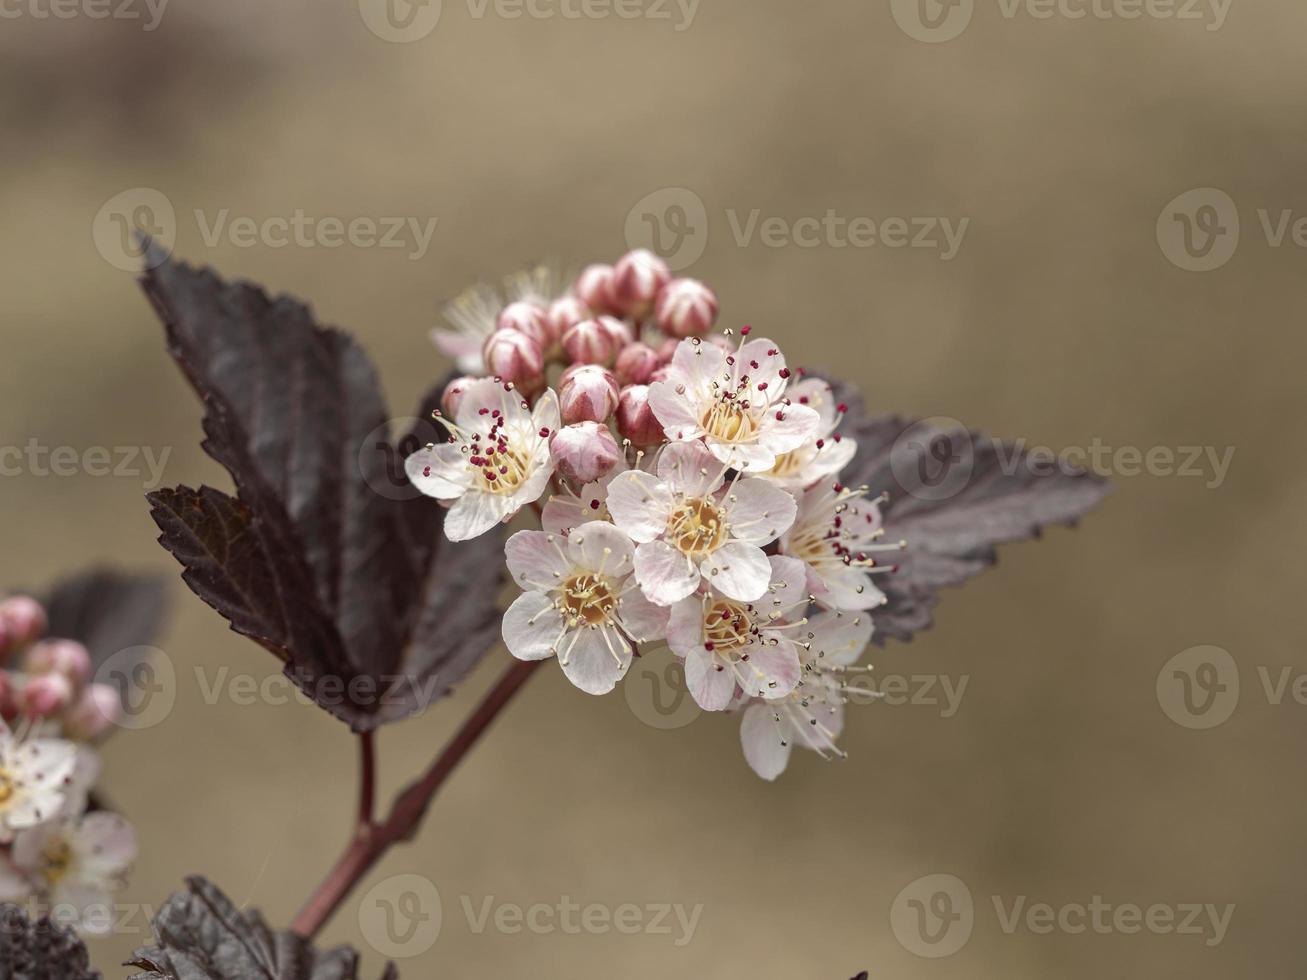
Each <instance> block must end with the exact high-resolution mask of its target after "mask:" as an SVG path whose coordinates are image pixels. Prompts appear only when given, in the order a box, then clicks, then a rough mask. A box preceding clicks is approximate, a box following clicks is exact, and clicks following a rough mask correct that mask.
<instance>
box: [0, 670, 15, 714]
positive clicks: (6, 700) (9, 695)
mask: <svg viewBox="0 0 1307 980" xmlns="http://www.w3.org/2000/svg"><path fill="white" fill-rule="evenodd" d="M17 717H18V689H17V687H15V685H14V677H13V675H12V674H11V673H9V671H7V670H0V718H3V719H4V720H5V721H6V722H10V721H13V720H14V719H15V718H17Z"/></svg>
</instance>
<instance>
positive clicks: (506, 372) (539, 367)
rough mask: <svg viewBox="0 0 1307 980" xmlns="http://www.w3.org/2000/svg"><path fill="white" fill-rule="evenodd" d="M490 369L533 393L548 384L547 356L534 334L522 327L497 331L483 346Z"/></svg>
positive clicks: (523, 389) (496, 374)
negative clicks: (542, 385) (526, 331)
mask: <svg viewBox="0 0 1307 980" xmlns="http://www.w3.org/2000/svg"><path fill="white" fill-rule="evenodd" d="M481 353H482V357H483V358H484V359H485V362H486V369H487V370H488V371H489V372H490V373H491V374H493V375H494V376H495V377H497V378H501V379H503V380H504V381H505V382H508V383H509V384H513V385H516V386H517V387H518V388H521V389H522V391H523V392H527V393H529V392H532V391H535V390H536V389H537V388H539V387H540V385H541V384H543V383H544V378H545V355H544V351H542V350H541V349H540V343H539V341H537V340H536V339H535V338H534V337H532V336H530V335H528V334H524V333H522V332H521V331H518V330H496V331H495V332H494V333H492V334H491V335H490V336H489V337H487V338H486V345H485V347H484V348H483V349H482V352H481Z"/></svg>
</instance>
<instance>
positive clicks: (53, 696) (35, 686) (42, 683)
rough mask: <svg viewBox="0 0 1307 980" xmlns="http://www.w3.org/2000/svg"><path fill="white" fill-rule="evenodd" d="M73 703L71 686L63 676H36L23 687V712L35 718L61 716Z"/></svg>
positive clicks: (21, 699)
mask: <svg viewBox="0 0 1307 980" xmlns="http://www.w3.org/2000/svg"><path fill="white" fill-rule="evenodd" d="M72 702H73V685H72V682H71V681H69V680H68V678H67V677H65V676H64V675H63V674H38V675H37V676H35V677H30V678H28V680H27V683H26V684H24V685H23V693H22V696H21V698H20V703H21V704H22V707H23V712H24V713H25V714H28V715H32V716H34V717H37V718H50V717H53V716H54V715H61V714H63V713H64V710H65V709H66V708H67V707H68V706H69V705H70V704H72Z"/></svg>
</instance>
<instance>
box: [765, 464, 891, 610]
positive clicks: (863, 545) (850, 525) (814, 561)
mask: <svg viewBox="0 0 1307 980" xmlns="http://www.w3.org/2000/svg"><path fill="white" fill-rule="evenodd" d="M880 503H881V500H880V499H877V500H867V499H866V497H865V489H859V490H849V489H847V488H846V487H843V486H841V485H840V484H838V483H819V484H817V485H816V486H813V487H809V488H808V489H807V490H805V491H804V492H803V494H802V496H800V497H799V512H798V516H797V517H796V518H795V520H794V526H793V527H792V528H790V530H789V533H787V534H786V535H785V536H784V537H782V538H781V546H780V550H781V554H783V555H789V556H790V557H791V558H797V559H799V560H800V561H802V562H803V563H804V565H806V566H807V568H808V589H809V591H811V593H812V595H813V597H814V598H815V599H816V600H817V602H818V603H820V604H821V605H823V606H826V607H828V608H832V609H872V608H874V607H876V606H881V605H884V604H885V603H886V602H887V601H888V600H887V599H886V597H885V594H884V593H883V592H881V591H880V589H878V588H876V586H875V585H874V584H873V583H872V578H871V577H872V575H873V574H877V573H880V572H890V571H893V570H894V568H895V566H894V565H882V564H880V563H879V562H877V561H876V560H875V558H874V557H873V556H874V555H876V554H877V553H882V552H887V551H901V550H902V549H903V548H904V547H906V542H903V541H899V542H895V543H893V544H884V543H882V541H881V539H882V538H883V537H884V536H885V530H884V528H883V527H882V521H881V513H880Z"/></svg>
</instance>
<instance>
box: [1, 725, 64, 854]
mask: <svg viewBox="0 0 1307 980" xmlns="http://www.w3.org/2000/svg"><path fill="white" fill-rule="evenodd" d="M76 768H77V746H76V745H74V744H73V743H72V742H65V741H63V740H61V739H53V738H35V739H29V740H27V741H22V742H20V741H18V740H17V739H15V738H14V736H13V734H12V733H11V732H10V731H9V730H8V729H7V728H5V729H2V730H0V840H8V839H10V837H11V836H12V835H13V833H14V832H15V831H19V830H25V829H27V828H28V827H34V826H36V824H38V823H41V822H42V821H44V820H48V819H50V818H51V817H53V816H55V815H56V814H58V813H59V812H60V810H61V809H63V806H64V802H65V785H64V784H65V783H66V782H67V781H68V780H70V779H71V778H72V776H73V773H74V770H75V769H76Z"/></svg>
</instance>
